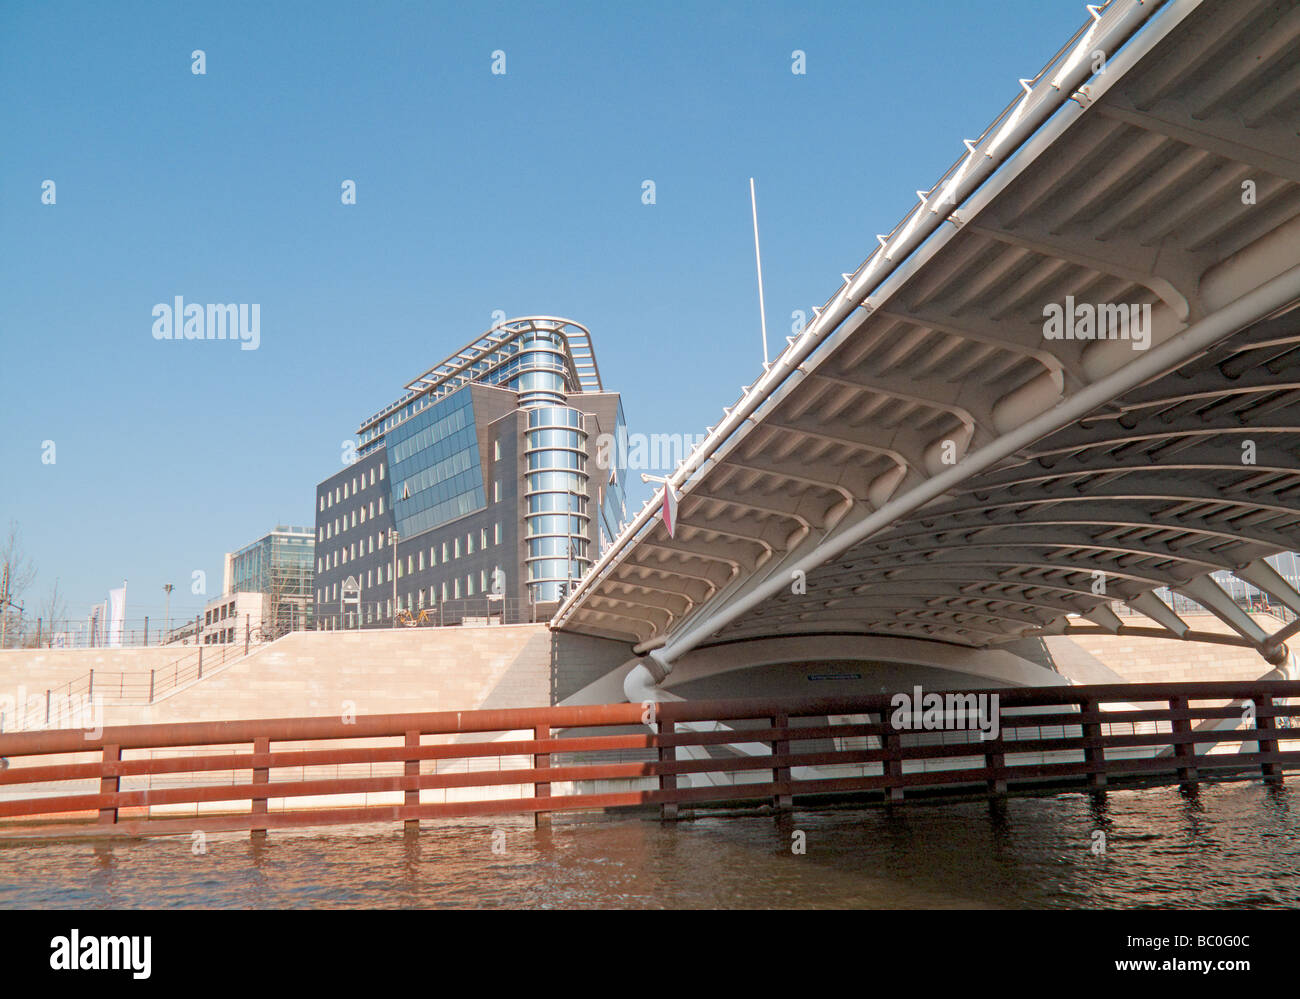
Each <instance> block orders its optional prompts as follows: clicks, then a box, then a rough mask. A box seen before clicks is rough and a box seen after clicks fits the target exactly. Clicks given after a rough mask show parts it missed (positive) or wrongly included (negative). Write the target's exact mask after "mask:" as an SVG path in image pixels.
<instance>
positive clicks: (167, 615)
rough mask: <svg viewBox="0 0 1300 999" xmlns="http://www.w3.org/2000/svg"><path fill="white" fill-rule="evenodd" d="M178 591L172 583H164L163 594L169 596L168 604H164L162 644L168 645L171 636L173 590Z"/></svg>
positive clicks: (167, 598)
mask: <svg viewBox="0 0 1300 999" xmlns="http://www.w3.org/2000/svg"><path fill="white" fill-rule="evenodd" d="M174 589H176V587H174V586H173V585H172V584H171V583H163V592H164V593H166V594H167V597H166V602H165V603H164V604H163V607H164V610H163V640H162V644H163V645H166V644H167V639H168V637H169V636H170V634H171V625H172V590H174Z"/></svg>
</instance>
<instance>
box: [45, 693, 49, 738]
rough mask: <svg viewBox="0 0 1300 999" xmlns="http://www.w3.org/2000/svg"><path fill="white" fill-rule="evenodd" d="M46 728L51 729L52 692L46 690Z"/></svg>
mask: <svg viewBox="0 0 1300 999" xmlns="http://www.w3.org/2000/svg"><path fill="white" fill-rule="evenodd" d="M45 727H46V728H49V727H50V690H49V688H48V687H47V688H46V689H45Z"/></svg>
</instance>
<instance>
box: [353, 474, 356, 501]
mask: <svg viewBox="0 0 1300 999" xmlns="http://www.w3.org/2000/svg"><path fill="white" fill-rule="evenodd" d="M356 494H357V477H356V476H355V475H354V476H352V495H353V496H355V495H356Z"/></svg>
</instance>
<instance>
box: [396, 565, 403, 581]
mask: <svg viewBox="0 0 1300 999" xmlns="http://www.w3.org/2000/svg"><path fill="white" fill-rule="evenodd" d="M397 578H398V579H401V578H402V563H401V562H398V563H397Z"/></svg>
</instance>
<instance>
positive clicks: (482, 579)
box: [478, 569, 487, 593]
mask: <svg viewBox="0 0 1300 999" xmlns="http://www.w3.org/2000/svg"><path fill="white" fill-rule="evenodd" d="M478 588H479V589H480V590H482V591H483V592H484V593H486V592H487V570H486V569H480V570H479V571H478Z"/></svg>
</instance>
